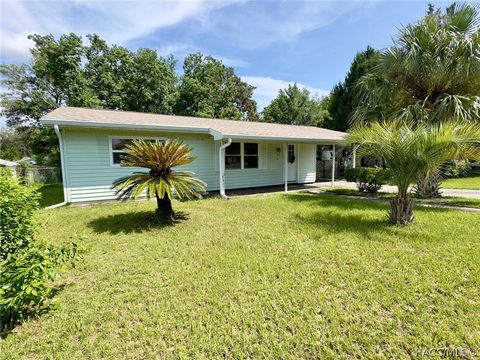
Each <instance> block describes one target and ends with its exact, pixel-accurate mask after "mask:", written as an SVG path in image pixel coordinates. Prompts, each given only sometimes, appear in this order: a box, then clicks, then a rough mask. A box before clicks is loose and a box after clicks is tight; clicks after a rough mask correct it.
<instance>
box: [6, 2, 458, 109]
mask: <svg viewBox="0 0 480 360" xmlns="http://www.w3.org/2000/svg"><path fill="white" fill-rule="evenodd" d="M427 3H428V1H305V2H303V1H234V2H219V1H186V2H180V1H176V2H172V1H171V2H166V1H165V2H159V1H2V2H1V3H0V6H1V25H0V30H1V39H0V40H1V42H0V45H1V58H2V59H1V61H2V62H3V63H18V62H26V61H28V59H29V52H28V49H29V47H30V46H31V43H30V41H29V40H27V38H26V36H27V35H28V34H31V33H40V34H47V33H52V34H54V35H59V34H62V33H66V32H75V33H77V34H81V35H85V34H88V33H97V34H99V35H100V36H101V37H103V38H104V39H106V40H107V41H108V42H110V43H116V44H121V45H124V46H126V47H128V48H130V49H132V50H135V49H138V48H140V47H149V48H154V49H157V51H158V52H159V54H160V55H168V54H173V55H175V56H176V57H177V58H178V59H179V60H180V61H182V60H183V57H185V55H187V54H189V53H192V52H198V51H200V52H202V53H204V54H211V55H213V56H215V57H218V58H220V59H222V60H223V61H224V63H225V64H227V65H229V66H233V67H234V68H235V69H236V72H237V74H238V75H240V76H241V77H242V78H243V79H244V80H245V81H247V82H249V83H251V84H252V85H254V86H257V89H256V91H255V94H254V97H255V99H256V100H257V102H258V104H259V109H260V110H261V109H262V108H263V106H265V105H266V104H268V103H269V102H270V101H271V100H272V99H273V98H274V97H275V96H276V94H277V93H278V90H279V89H280V88H284V87H286V86H287V85H288V83H293V82H297V83H299V84H301V85H302V86H306V87H308V88H309V89H310V90H311V91H312V92H314V93H316V94H318V95H320V96H321V95H324V94H327V93H328V91H329V90H330V89H331V88H332V87H333V86H334V85H335V83H337V82H338V81H341V80H342V79H343V78H344V77H345V74H346V72H347V71H348V68H349V65H350V63H351V61H352V59H353V57H354V55H355V53H356V52H357V51H360V50H363V49H365V48H366V47H367V45H371V46H373V47H375V48H378V49H381V48H385V47H387V46H388V45H389V44H391V41H392V37H394V36H395V34H396V33H397V29H398V28H400V27H401V26H402V25H405V24H407V23H409V22H414V21H416V20H418V19H419V18H421V17H422V15H423V14H424V13H425V10H426V7H427ZM433 3H435V4H436V5H438V6H446V5H448V4H449V2H438V1H437V2H435V1H434V2H433ZM179 70H181V69H179Z"/></svg>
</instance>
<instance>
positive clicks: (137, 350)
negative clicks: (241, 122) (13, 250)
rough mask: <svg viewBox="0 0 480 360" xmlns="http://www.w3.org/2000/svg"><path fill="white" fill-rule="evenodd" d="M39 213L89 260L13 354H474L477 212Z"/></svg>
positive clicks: (130, 207) (138, 208)
mask: <svg viewBox="0 0 480 360" xmlns="http://www.w3.org/2000/svg"><path fill="white" fill-rule="evenodd" d="M174 206H175V208H176V210H177V211H180V212H182V214H183V217H184V220H182V221H179V222H178V223H177V224H175V225H174V226H165V227H154V226H151V225H149V224H150V222H149V221H150V218H151V216H152V212H153V210H154V203H153V202H127V203H116V204H113V205H112V204H102V205H96V206H91V207H66V208H57V209H52V210H44V211H43V212H41V214H40V218H39V220H40V221H41V224H42V226H41V233H40V237H41V238H43V239H46V240H47V241H49V242H52V243H56V244H66V243H69V242H71V241H76V242H77V243H79V244H81V246H83V247H84V248H85V251H86V252H85V253H84V256H83V261H81V262H80V263H79V264H78V266H77V267H76V269H74V270H71V271H70V272H69V274H68V276H67V277H66V278H65V279H64V280H62V281H61V282H59V285H61V286H62V287H63V288H62V289H61V290H60V291H59V292H58V294H57V296H56V300H57V301H58V308H57V309H54V310H51V311H50V312H48V313H46V314H44V315H42V316H41V317H40V318H39V319H32V320H30V321H28V322H26V323H25V324H24V325H22V326H20V327H18V328H17V329H15V331H14V332H13V333H11V334H10V335H8V336H7V338H6V339H5V340H3V341H2V344H1V346H2V358H3V359H19V358H55V359H57V358H58V359H81V358H105V359H117V358H131V359H134V358H166V357H176V358H224V357H227V358H412V357H415V358H418V357H420V356H419V354H420V353H421V352H424V351H427V350H431V349H434V350H433V351H435V349H439V348H445V347H448V348H450V349H455V350H456V351H459V353H460V354H462V355H464V356H466V357H471V358H474V357H476V356H478V351H479V344H480V306H479V299H480V277H479V274H480V236H479V234H478V224H479V221H480V215H479V214H476V213H465V212H461V211H452V210H443V209H433V208H417V209H416V223H415V224H414V225H413V226H408V227H395V226H389V225H388V224H387V223H386V222H385V220H386V209H387V204H384V203H376V202H366V201H361V200H357V199H346V198H340V197H333V196H330V195H314V194H307V193H294V194H288V195H271V196H264V197H243V198H234V199H232V200H229V201H224V200H220V199H206V200H201V201H194V202H184V203H179V202H175V204H174Z"/></svg>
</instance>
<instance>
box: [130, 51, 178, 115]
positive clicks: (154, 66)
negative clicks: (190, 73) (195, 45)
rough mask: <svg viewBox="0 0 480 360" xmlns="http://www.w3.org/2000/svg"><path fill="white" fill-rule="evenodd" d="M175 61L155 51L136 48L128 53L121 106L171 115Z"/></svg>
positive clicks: (174, 95)
mask: <svg viewBox="0 0 480 360" xmlns="http://www.w3.org/2000/svg"><path fill="white" fill-rule="evenodd" d="M175 66H176V61H175V59H174V58H173V57H170V58H167V59H164V58H162V57H159V56H158V54H157V52H156V51H155V50H151V49H140V50H138V51H137V52H136V53H135V54H133V56H132V71H130V72H129V73H128V74H127V77H126V78H127V82H126V86H125V88H124V91H125V99H124V106H123V107H122V109H124V110H131V111H141V112H151V113H161V114H171V113H172V110H173V105H174V102H175V100H176V86H177V78H176V75H175Z"/></svg>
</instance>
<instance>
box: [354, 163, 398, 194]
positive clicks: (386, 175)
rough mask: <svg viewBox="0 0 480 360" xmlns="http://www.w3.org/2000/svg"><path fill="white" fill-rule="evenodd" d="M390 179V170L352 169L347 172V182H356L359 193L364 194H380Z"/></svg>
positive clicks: (376, 168)
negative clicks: (379, 191)
mask: <svg viewBox="0 0 480 360" xmlns="http://www.w3.org/2000/svg"><path fill="white" fill-rule="evenodd" d="M390 178H391V172H390V170H388V169H382V168H378V167H374V168H370V167H359V168H350V169H347V171H346V172H345V180H347V181H350V182H355V183H356V184H357V189H358V191H360V192H364V193H376V192H378V190H380V189H381V188H382V185H384V184H386V183H387V181H388V180H389V179H390Z"/></svg>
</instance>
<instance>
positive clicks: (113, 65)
mask: <svg viewBox="0 0 480 360" xmlns="http://www.w3.org/2000/svg"><path fill="white" fill-rule="evenodd" d="M86 38H87V41H86V42H84V40H83V39H82V37H80V36H78V35H76V34H73V33H70V34H64V35H62V36H60V37H59V38H55V37H54V36H53V35H45V36H43V35H38V34H34V35H31V36H29V39H31V40H33V42H34V47H33V48H32V49H31V54H32V58H31V63H30V64H19V65H16V64H1V65H0V74H1V75H2V79H1V83H2V85H3V86H4V87H5V88H6V90H5V91H4V92H3V93H2V94H0V104H1V106H2V108H3V110H2V113H3V115H5V116H6V117H7V124H8V125H10V126H14V127H15V128H16V131H17V132H18V133H19V135H18V136H16V137H14V136H13V135H9V138H15V141H10V142H9V144H10V145H11V146H10V145H9V148H8V151H7V150H6V151H4V152H3V154H4V155H6V156H8V157H9V158H11V157H17V156H20V155H22V156H25V155H27V154H28V155H29V156H34V157H35V158H36V160H37V161H38V163H39V164H46V165H58V162H59V161H58V160H59V158H58V148H57V146H56V145H55V144H57V139H56V135H55V133H54V132H53V131H51V129H45V128H43V127H40V126H39V125H40V124H39V119H40V118H41V117H42V116H43V115H45V114H46V113H48V112H49V111H51V110H53V109H55V108H57V107H59V106H63V105H68V106H80V107H94V108H105V109H116V110H127V111H140V112H150V113H161V114H181V115H190V116H204V117H219V118H227V119H234V120H256V119H257V118H258V114H257V103H256V102H255V101H254V100H253V98H252V95H253V90H254V89H255V88H254V87H253V86H250V85H248V84H247V83H245V82H243V81H242V80H241V79H240V78H239V77H238V76H237V75H236V74H235V72H234V70H233V68H231V67H227V66H225V65H224V64H223V63H222V62H221V61H220V60H218V59H215V58H213V57H211V56H203V55H202V54H192V55H189V56H187V57H186V58H185V61H184V64H183V69H184V74H183V75H178V74H177V72H176V66H177V60H176V59H175V58H174V57H173V56H169V57H162V56H159V55H158V54H157V52H156V51H155V50H152V49H139V50H137V51H131V50H129V49H127V48H125V47H122V46H118V45H112V46H109V45H108V44H107V43H106V41H105V40H103V39H101V38H100V37H99V36H98V35H95V34H93V35H87V37H86ZM34 127H36V128H37V129H33V128H34ZM20 133H24V134H20ZM22 141H24V142H25V141H26V143H25V144H22V143H21V142H22ZM15 160H17V159H15Z"/></svg>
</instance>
